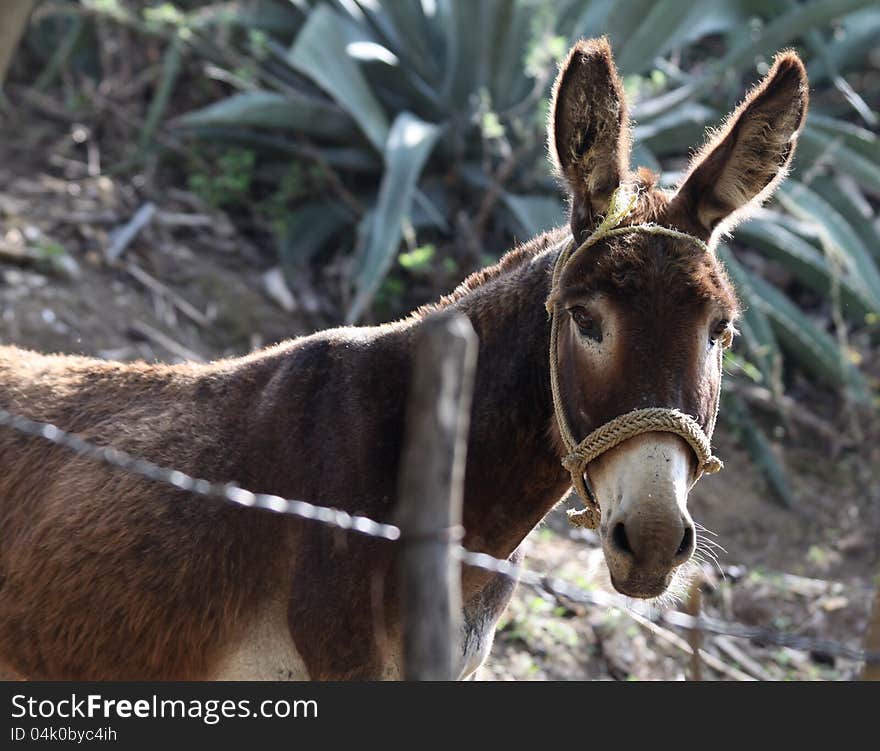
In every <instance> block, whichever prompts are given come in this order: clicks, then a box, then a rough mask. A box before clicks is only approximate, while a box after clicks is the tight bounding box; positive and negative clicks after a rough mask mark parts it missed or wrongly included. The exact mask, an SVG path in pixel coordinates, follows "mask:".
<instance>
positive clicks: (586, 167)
mask: <svg viewBox="0 0 880 751" xmlns="http://www.w3.org/2000/svg"><path fill="white" fill-rule="evenodd" d="M547 131H548V132H547V138H548V145H549V150H550V157H551V159H552V160H553V163H554V166H555V167H556V171H557V172H558V173H559V174H560V175H561V176H562V178H563V179H564V180H565V182H566V183H567V185H568V189H569V191H570V193H571V197H572V208H571V231H572V234H573V235H574V236H575V238H578V237H580V236H581V235H582V234H583V233H584V232H585V231H590V230H592V229H593V228H594V227H595V225H596V224H598V217H599V216H601V215H603V214H604V213H605V212H606V210H607V208H608V204H609V200H610V198H611V194H612V193H613V192H614V189H615V188H616V187H617V186H618V185H619V184H620V182H621V180H622V179H623V178H624V176H625V175H626V174H627V172H628V171H629V152H630V129H629V119H628V117H627V111H626V99H625V97H624V93H623V86H622V85H621V83H620V79H619V78H618V76H617V69H616V68H615V67H614V60H613V59H612V57H611V47H610V45H609V44H608V40H607V39H606V38H605V37H602V38H601V39H591V40H589V41H585V40H581V41H579V42H578V43H577V44H575V46H574V47H572V49H571V51H570V52H569V53H568V57H567V58H566V60H565V62H564V63H562V65H561V66H560V68H559V74H558V75H557V77H556V83H555V84H554V85H553V100H552V103H551V107H550V122H549V125H548V128H547Z"/></svg>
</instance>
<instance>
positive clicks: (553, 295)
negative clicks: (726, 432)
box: [546, 187, 730, 529]
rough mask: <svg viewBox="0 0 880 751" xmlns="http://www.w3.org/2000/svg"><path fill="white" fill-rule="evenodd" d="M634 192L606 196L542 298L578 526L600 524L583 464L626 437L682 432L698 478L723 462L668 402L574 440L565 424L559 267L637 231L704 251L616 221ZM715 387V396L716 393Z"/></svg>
mask: <svg viewBox="0 0 880 751" xmlns="http://www.w3.org/2000/svg"><path fill="white" fill-rule="evenodd" d="M637 198H638V194H635V193H633V194H627V193H626V192H625V191H624V189H623V188H622V187H620V188H618V189H617V190H615V191H614V194H613V195H612V196H611V203H610V205H609V209H608V214H607V216H606V217H605V219H603V221H602V223H601V224H600V225H599V226H598V227H597V228H596V229H595V231H594V232H593V233H592V234H591V235H590V236H589V237H588V238H587V239H586V240H584V242H582V243H581V244H580V245H576V244H575V240H574V238H572V240H571V241H570V242H569V243H568V244H567V245H566V247H565V248H564V249H563V250H562V252H560V254H559V256H558V257H557V259H556V264H555V265H554V267H553V280H552V282H551V285H550V295H549V296H548V297H547V303H546V306H547V312H548V314H549V315H550V319H551V324H550V388H551V391H552V393H553V412H554V414H555V416H556V422H557V424H558V426H559V434H560V436H561V437H562V441H563V443H564V444H565V448H566V450H567V452H568V453H567V455H566V456H565V457H563V459H562V466H563V467H565V469H566V470H567V471H568V472H569V474H571V483H572V486H573V487H574V489H575V490H576V491H577V493H578V495H579V496H580V497H581V499H582V500H583V501H584V504H585V505H586V508H585V509H583V510H580V511H577V510H570V511H569V512H568V518H569V521H570V522H571V523H572V524H574V525H575V526H578V527H586V528H588V529H596V528H597V527H598V526H599V520H600V516H601V511H600V508H599V502H598V500H597V499H596V495H595V493H594V492H593V489H592V487H590V483H589V480H588V479H587V477H586V471H587V465H588V464H589V463H590V462H591V461H593V459H595V458H596V457H598V456H600V455H602V454H604V453H605V452H606V451H609V450H610V449H613V448H614V447H615V446H619V445H620V444H621V443H623V442H624V441H626V440H629V439H630V438H633V437H634V436H637V435H641V434H642V433H650V432H653V431H660V432H666V433H674V434H676V435H679V436H681V437H682V438H683V439H684V440H685V441H687V442H688V444H689V445H690V446H691V448H692V449H693V450H694V454H695V455H696V457H697V463H698V470H697V479H699V478H700V477H701V476H702V475H703V474H712V473H714V472H718V471H719V470H720V469H722V467H723V466H724V465H723V463H722V462H721V460H720V459H719V458H718V457H717V456H713V454H712V448H711V443H710V440H709V436H708V435H707V434H706V433H705V432H704V431H703V429H702V428H701V427H700V424H699V423H698V422H697V421H696V420H695V419H694V418H693V417H691V416H690V415H686V414H685V413H684V412H680V411H679V410H677V409H669V408H667V407H649V408H647V409H636V410H633V411H632V412H627V413H626V414H623V415H619V416H618V417H615V418H614V419H612V420H610V421H608V422H606V423H605V424H604V425H600V426H599V427H598V428H596V429H595V430H594V431H593V432H592V433H590V434H589V435H588V436H587V437H586V438H584V440H582V441H581V442H580V443H578V442H577V441H576V440H575V438H574V435H573V434H572V432H571V428H570V427H569V424H568V420H567V418H566V416H565V409H564V406H563V404H562V395H561V392H560V389H559V367H558V359H557V349H556V343H557V339H558V336H559V319H560V316H561V312H560V310H559V304H558V299H559V283H560V279H561V278H562V272H563V271H564V270H565V268H566V266H567V265H568V264H570V263H571V262H572V261H573V260H574V259H575V258H576V257H577V256H578V255H579V254H580V253H582V252H583V251H585V250H586V249H587V248H589V247H591V246H593V245H595V244H596V243H597V242H599V241H600V240H603V239H605V238H608V237H614V236H617V235H624V234H627V233H630V232H640V233H644V234H651V235H664V236H666V237H672V238H675V239H678V240H686V241H688V242H692V243H695V244H696V245H698V246H699V247H700V248H702V249H703V250H704V251H705V252H707V253H708V252H709V248H708V246H707V245H706V243H704V242H703V241H702V240H700V239H699V238H697V237H694V236H693V235H689V234H687V233H686V232H680V231H678V230H675V229H672V228H671V227H663V226H660V225H657V224H633V225H626V226H619V225H620V223H621V222H622V221H623V220H624V219H625V218H626V217H627V216H628V215H629V214H630V212H631V211H632V209H633V207H634V206H635V202H636V199H637ZM729 344H730V337H726V338H724V339H723V340H722V341H721V345H722V346H719V347H717V350H718V370H719V373H720V372H721V363H722V352H723V348H724V347H726V346H729ZM720 393H721V392H720V388H719V397H720ZM719 402H720V399H716V401H715V409H714V411H713V414H712V419H711V422H710V424H709V431H708V433H709V435H711V434H712V432H713V431H714V429H715V421H716V419H717V417H718V405H719Z"/></svg>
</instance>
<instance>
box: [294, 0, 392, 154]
mask: <svg viewBox="0 0 880 751" xmlns="http://www.w3.org/2000/svg"><path fill="white" fill-rule="evenodd" d="M342 24H343V20H342V19H341V18H340V17H339V16H338V15H337V14H336V13H334V12H333V11H332V10H331V9H330V8H329V7H328V6H326V5H320V6H318V7H316V8H315V9H314V10H312V11H311V13H310V14H309V18H308V20H307V21H306V24H305V26H303V28H302V30H301V31H300V33H299V35H298V36H297V38H296V41H295V42H294V43H293V46H292V47H291V48H290V52H289V53H288V55H287V59H288V61H289V62H290V64H291V65H292V66H293V67H294V68H296V69H297V70H298V71H300V72H301V73H303V74H305V75H306V76H308V77H309V78H311V79H312V80H313V81H314V82H315V83H317V84H318V86H320V87H321V88H322V89H324V91H326V92H327V93H328V94H329V95H330V96H331V97H332V98H333V99H334V100H335V101H336V103H337V104H338V105H339V106H340V107H342V109H344V110H345V111H346V112H348V113H350V114H351V116H352V117H353V118H354V120H355V122H357V124H358V125H359V126H360V129H361V130H362V131H363V133H364V135H366V137H367V138H368V139H369V141H370V143H372V144H373V146H374V147H375V148H376V149H377V150H379V151H381V150H382V149H383V147H384V146H385V141H386V140H387V138H388V119H387V117H386V116H385V111H384V110H383V109H382V105H381V104H380V103H379V100H378V99H377V98H376V96H375V94H374V93H373V91H372V90H371V89H370V85H369V83H368V82H367V79H366V77H365V76H364V74H363V73H362V72H361V69H360V68H359V67H358V65H357V64H356V63H355V62H354V60H352V59H351V57H349V55H348V53H347V52H346V46H347V41H346V38H345V35H344V33H343V31H342Z"/></svg>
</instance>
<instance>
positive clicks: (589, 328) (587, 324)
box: [569, 306, 602, 342]
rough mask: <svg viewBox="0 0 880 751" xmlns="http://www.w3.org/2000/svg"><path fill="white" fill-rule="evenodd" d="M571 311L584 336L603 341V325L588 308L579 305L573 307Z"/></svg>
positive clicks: (595, 340)
mask: <svg viewBox="0 0 880 751" xmlns="http://www.w3.org/2000/svg"><path fill="white" fill-rule="evenodd" d="M569 313H571V317H572V319H573V320H574V322H575V325H576V326H577V327H578V331H580V332H581V334H582V335H583V336H585V337H587V338H588V339H592V340H593V341H594V342H601V341H602V327H601V326H600V325H599V322H598V321H597V320H596V319H595V318H593V316H591V315H590V314H589V313H588V312H587V309H586V308H582V307H580V306H577V307H575V308H571V310H569Z"/></svg>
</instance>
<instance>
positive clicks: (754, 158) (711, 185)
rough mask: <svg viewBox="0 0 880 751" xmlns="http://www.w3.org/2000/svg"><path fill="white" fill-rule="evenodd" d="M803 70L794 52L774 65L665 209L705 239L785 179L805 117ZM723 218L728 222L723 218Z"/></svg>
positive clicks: (704, 151)
mask: <svg viewBox="0 0 880 751" xmlns="http://www.w3.org/2000/svg"><path fill="white" fill-rule="evenodd" d="M808 86H809V83H808V81H807V72H806V70H805V69H804V65H803V63H802V62H801V60H800V58H799V57H798V56H797V54H796V53H794V52H783V53H781V54H779V55H777V56H776V59H775V61H774V63H773V67H772V68H771V69H770V72H769V73H768V74H767V75H766V77H765V78H764V80H763V81H761V82H760V83H759V84H758V85H757V86H756V87H755V88H754V89H752V91H750V92H749V93H748V94H747V95H746V98H745V100H744V101H743V102H742V104H740V106H739V107H737V109H736V110H735V111H734V112H733V113H732V114H731V115H730V117H728V118H727V121H726V122H725V123H724V125H723V126H722V128H721V129H720V130H719V131H718V132H717V133H716V134H715V135H714V136H713V137H712V138H711V139H710V140H709V142H708V143H707V144H706V145H705V146H704V147H703V149H702V150H701V151H700V152H699V153H698V154H697V156H696V157H695V158H694V160H693V162H692V164H691V168H690V170H689V172H688V174H687V176H686V177H685V178H684V181H683V182H682V184H681V187H680V188H679V190H678V192H677V194H676V195H675V197H674V198H673V200H672V206H671V207H670V208H673V207H674V208H677V209H678V210H679V211H681V212H683V213H686V214H687V215H688V216H690V217H693V218H694V219H696V220H697V223H698V224H699V226H700V229H701V230H703V231H704V232H705V236H706V237H707V238H708V237H709V236H710V235H711V234H712V232H713V230H715V228H716V227H718V225H719V224H721V223H722V222H724V224H725V227H726V228H727V229H729V228H730V227H731V226H732V225H733V223H734V222H735V220H736V219H737V216H736V213H737V212H739V211H740V209H744V208H747V207H750V206H757V205H759V204H760V203H761V202H762V201H763V200H765V199H766V198H768V197H769V196H770V194H771V193H772V192H773V191H774V190H775V188H776V186H777V185H778V184H779V183H780V182H781V181H782V180H783V179H784V177H785V175H786V173H787V171H788V166H789V164H790V163H791V160H792V157H793V156H794V150H795V145H796V143H797V136H798V133H799V132H800V129H801V126H803V124H804V120H805V119H806V116H807V105H808V103H809V93H808ZM725 220H727V221H725Z"/></svg>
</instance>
